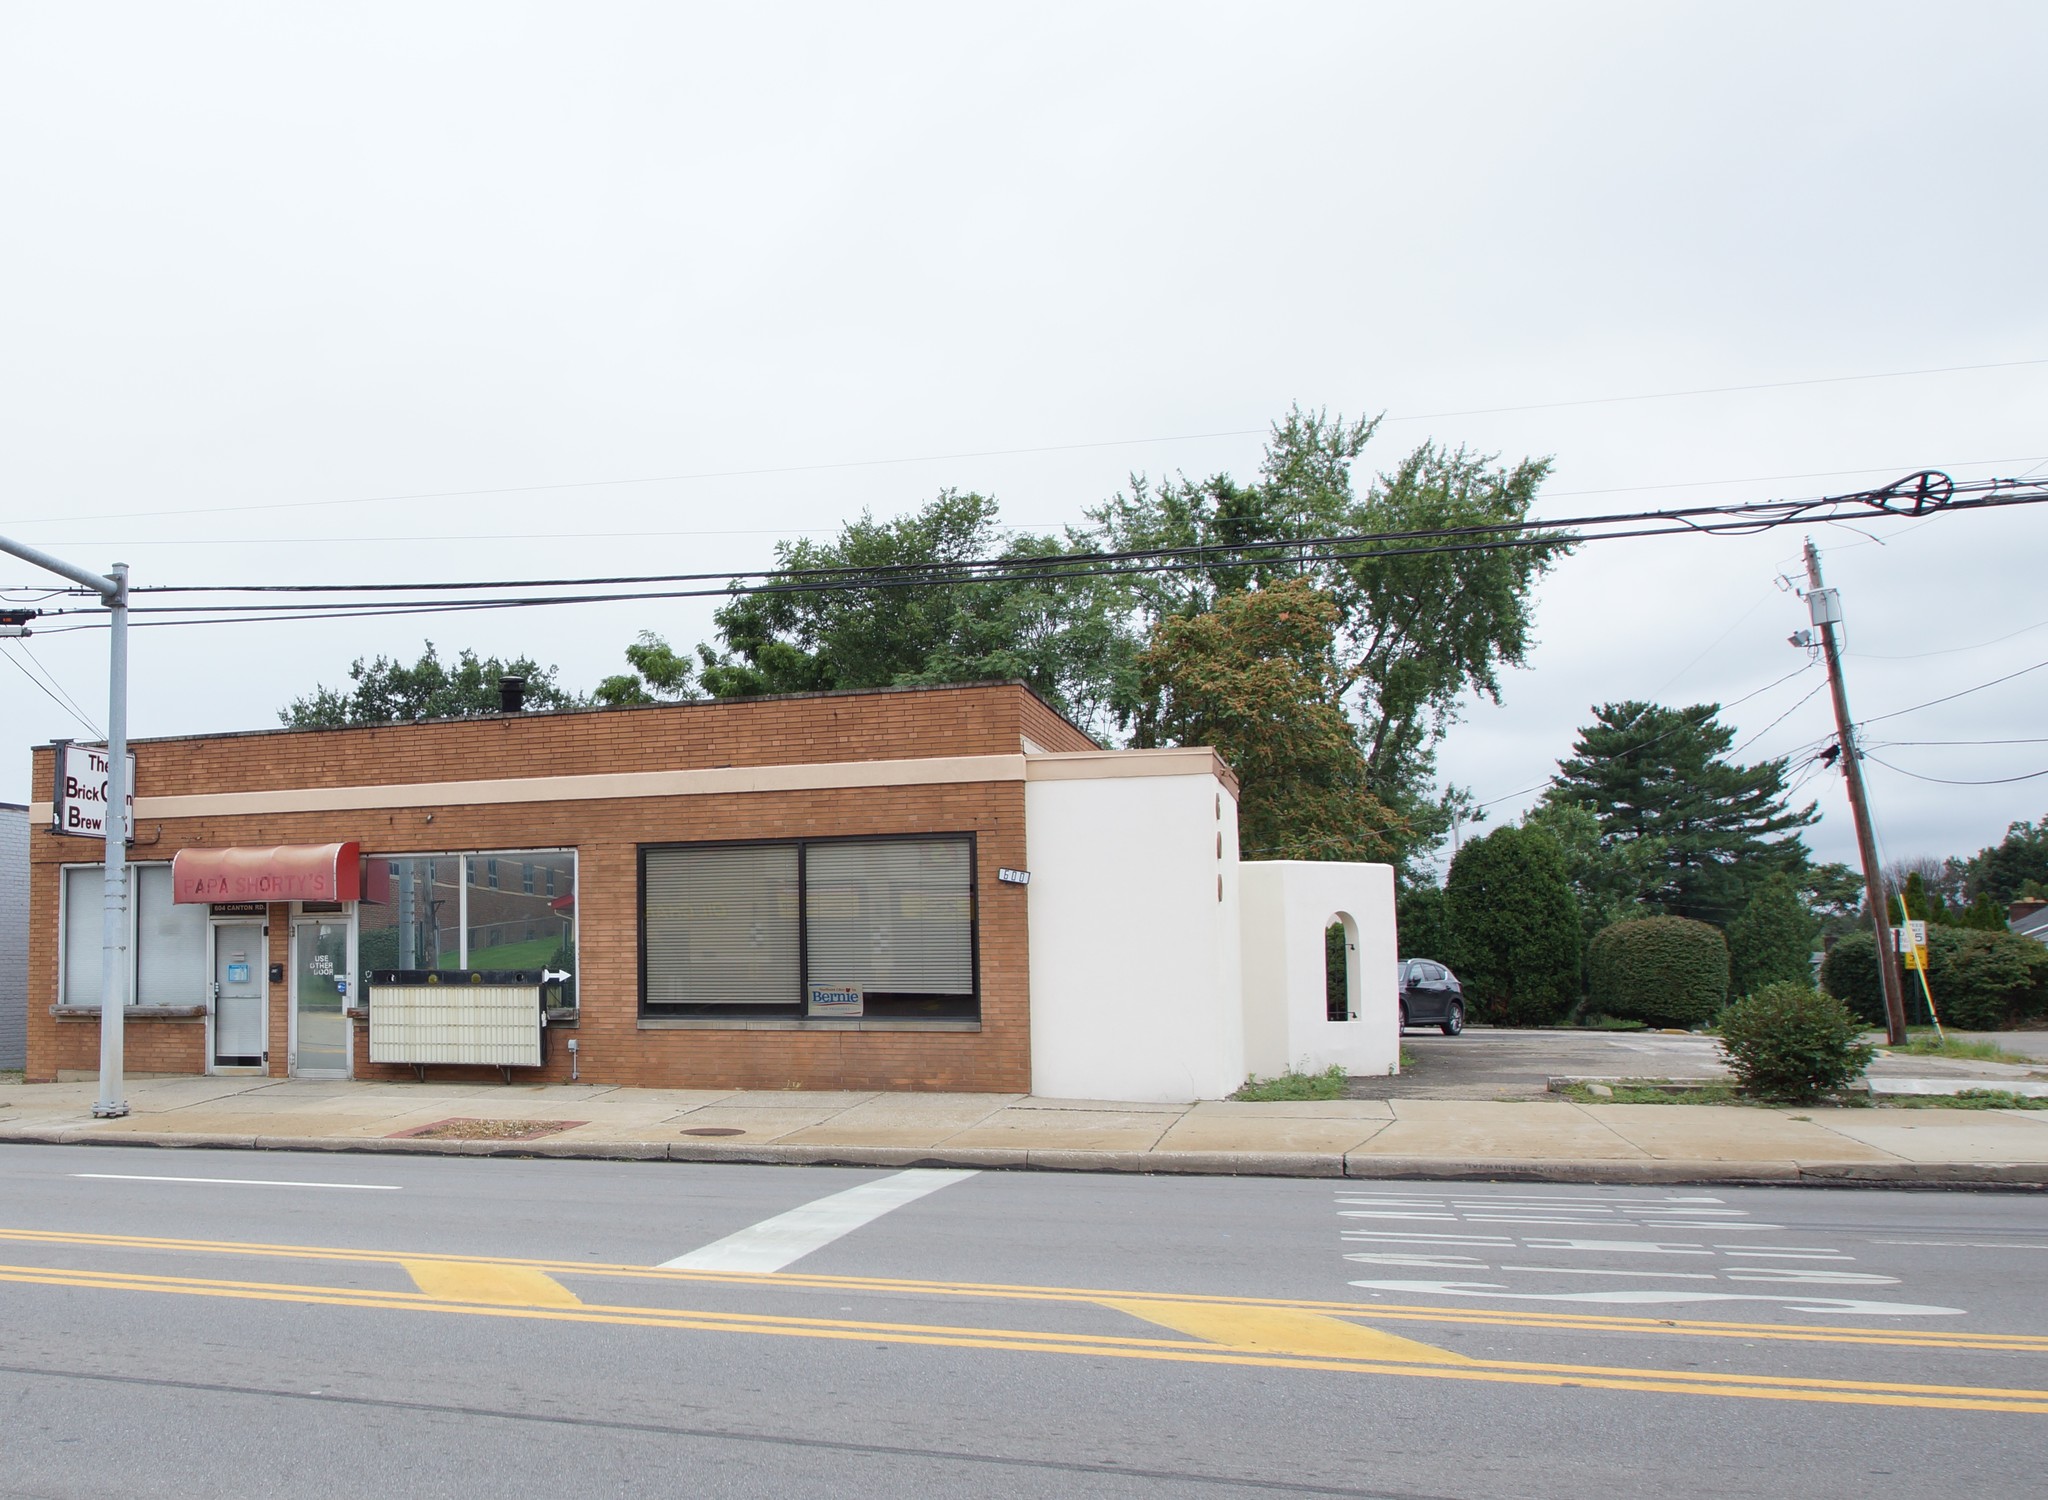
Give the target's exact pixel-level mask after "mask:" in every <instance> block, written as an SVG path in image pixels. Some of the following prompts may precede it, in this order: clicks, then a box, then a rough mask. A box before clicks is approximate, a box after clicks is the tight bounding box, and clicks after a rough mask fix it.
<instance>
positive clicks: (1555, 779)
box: [1472, 661, 1826, 807]
mask: <svg viewBox="0 0 2048 1500" xmlns="http://www.w3.org/2000/svg"><path fill="white" fill-rule="evenodd" d="M1813 666H1814V664H1813V662H1811V661H1808V662H1807V663H1806V664H1805V665H1804V666H1800V667H1795V668H1794V669H1793V670H1791V671H1790V672H1787V673H1786V674H1785V675H1784V676H1783V677H1780V678H1779V679H1778V680H1777V681H1775V682H1767V683H1765V684H1764V685H1763V686H1762V687H1760V688H1756V689H1753V690H1752V691H1750V692H1747V693H1744V694H1743V695H1742V696H1741V697H1740V698H1736V699H1732V700H1731V701H1729V702H1727V703H1723V704H1720V705H1718V706H1717V707H1716V709H1715V713H1716V714H1717V715H1718V714H1722V713H1725V712H1727V711H1728V710H1729V709H1731V708H1739V707H1741V706H1742V705H1743V704H1745V703H1747V702H1749V700H1750V699H1752V698H1760V697H1762V696H1763V695H1764V694H1765V693H1768V692H1769V691H1770V690H1771V689H1772V688H1775V687H1783V686H1784V685H1785V684H1786V683H1788V682H1790V681H1791V680H1792V679H1793V678H1795V677H1797V676H1799V675H1800V674H1801V673H1802V672H1811V671H1812V670H1813ZM1822 686H1823V687H1825V686H1826V684H1825V683H1823V684H1822ZM1812 696H1813V694H1812V693H1808V694H1807V695H1806V697H1807V698H1811V697H1812ZM1805 701H1806V698H1802V699H1800V700H1799V703H1804V702H1805ZM1799 703H1795V704H1793V705H1792V707H1793V708H1795V709H1796V708H1798V707H1799ZM1782 717H1783V716H1782V715H1781V716H1780V719H1782ZM1777 722H1779V720H1774V721H1773V724H1774V725H1775V724H1776V723H1777ZM1693 727H1694V726H1693V724H1692V722H1691V721H1690V720H1687V721H1685V722H1682V723H1678V724H1674V725H1673V726H1672V727H1671V728H1669V729H1667V730H1665V731H1664V732H1663V733H1662V734H1659V735H1653V736H1651V737H1650V738H1649V739H1647V740H1645V741H1643V743H1642V744H1640V745H1632V746H1630V747H1629V753H1630V754H1637V753H1640V752H1641V751H1644V750H1648V749H1651V748H1652V747H1653V746H1656V745H1661V744H1662V743H1664V741H1666V740H1668V739H1670V738H1671V737H1672V736H1673V735H1675V734H1680V733H1683V732H1684V731H1686V730H1688V729H1691V728H1693ZM1734 753H1735V754H1738V755H1739V754H1740V753H1741V751H1740V750H1737V751H1735V752H1734ZM1563 779H1564V778H1563V777H1562V776H1559V775H1551V776H1546V777H1544V778H1543V780H1541V781H1539V782H1537V783H1536V785H1534V786H1525V787H1523V788H1522V789H1521V790H1520V791H1519V792H1509V793H1508V794H1507V795H1506V796H1505V797H1494V798H1491V799H1490V800H1488V801H1485V802H1475V803H1473V804H1472V805H1473V806H1474V807H1494V806H1497V805H1498V804H1500V803H1502V802H1512V801H1514V800H1515V799H1516V798H1517V797H1526V796H1528V795H1529V793H1531V792H1540V791H1542V790H1543V789H1544V788H1545V787H1548V786H1555V785H1558V784H1560V783H1561V782H1562V781H1563Z"/></svg>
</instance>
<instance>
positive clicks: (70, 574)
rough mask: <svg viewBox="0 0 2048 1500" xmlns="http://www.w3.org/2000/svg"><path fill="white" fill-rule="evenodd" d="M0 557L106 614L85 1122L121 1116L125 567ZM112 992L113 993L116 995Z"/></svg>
mask: <svg viewBox="0 0 2048 1500" xmlns="http://www.w3.org/2000/svg"><path fill="white" fill-rule="evenodd" d="M0 552H5V553H8V554H10V555H11V556H14V557H18V558H20V559H21V560H22V561H23V562H26V563H33V564H35V566H37V567H39V568H42V569H44V570H45V571H47V572H51V573H55V574H56V575H57V576H58V577H59V578H68V579H70V580H71V581H72V582H73V583H76V584H79V585H81V586H82V587H84V588H89V589H91V590H92V591H93V592H94V593H96V594H98V595H99V596H100V602H101V603H103V604H105V605H106V606H107V609H108V612H109V613H108V620H109V623H110V625H111V627H112V630H111V636H110V644H109V648H108V661H107V802H106V811H105V814H104V819H105V823H104V826H105V828H106V836H107V838H106V850H107V853H106V871H105V879H104V880H103V881H102V883H101V901H102V916H101V923H100V1095H99V1099H98V1101H97V1102H96V1103H95V1104H94V1105H93V1107H92V1112H93V1115H94V1116H95V1117H96V1118H98V1119H102V1120H111V1119H116V1118H118V1117H119V1116H121V1115H125V1114H127V1113H128V1101H127V1099H126V1098H125V1097H123V1093H124V1091H123V1087H122V1080H121V1043H122V1034H121V1023H122V1020H123V1019H124V1018H123V1015H122V1010H123V1007H125V1006H126V1005H127V1003H128V996H127V993H126V990H127V984H128V965H127V963H126V958H127V953H128V793H129V791H130V790H131V789H130V787H129V785H128V564H126V563H115V564H114V566H113V569H112V571H111V572H110V573H108V574H107V575H105V576H102V575H100V574H98V573H94V572H91V571H90V570H88V569H85V568H81V567H77V566H74V565H73V564H71V563H68V562H65V561H64V560H63V559H61V558H56V557H52V556H50V554H49V553H47V552H40V551H38V550H36V549H35V548H34V547H30V546H26V545H24V544H23V543H21V542H16V541H10V540H8V539H7V538H6V537H4V536H0ZM117 986H118V988H117Z"/></svg>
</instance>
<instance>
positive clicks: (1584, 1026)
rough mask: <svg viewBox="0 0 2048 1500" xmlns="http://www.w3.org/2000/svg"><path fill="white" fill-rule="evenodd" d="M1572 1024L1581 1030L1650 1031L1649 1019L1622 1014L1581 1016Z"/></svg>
mask: <svg viewBox="0 0 2048 1500" xmlns="http://www.w3.org/2000/svg"><path fill="white" fill-rule="evenodd" d="M1572 1025H1573V1026H1574V1027H1576V1028H1577V1029H1579V1030H1580V1031H1648V1030H1649V1029H1650V1026H1649V1023H1648V1022H1647V1021H1637V1020H1633V1019H1628V1018H1624V1017H1622V1016H1580V1017H1579V1018H1578V1020H1576V1021H1574V1022H1572Z"/></svg>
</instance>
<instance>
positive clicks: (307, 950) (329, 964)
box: [292, 917, 355, 1078]
mask: <svg viewBox="0 0 2048 1500" xmlns="http://www.w3.org/2000/svg"><path fill="white" fill-rule="evenodd" d="M349 926H350V923H349V921H348V919H347V918H346V917H325V918H314V917H302V918H300V919H299V920H297V921H295V922H293V923H292V1071H293V1072H294V1073H296V1074H297V1075H298V1076H299V1077H301V1078H346V1077H348V1076H349V1073H350V1064H351V1061H352V1059H353V1056H354V1051H355V1048H354V1040H355V1038H354V1035H353V1023H352V1022H351V1021H350V1020H349V1018H348V1017H347V1016H346V1015H345V1014H343V1012H344V1011H345V1010H346V1008H347V1006H348V1003H349V998H348V997H349V995H350V994H351V993H352V992H353V990H354V988H355V986H354V985H353V984H352V983H351V981H352V979H353V978H354V975H353V974H351V973H350V964H349Z"/></svg>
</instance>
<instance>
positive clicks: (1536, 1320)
mask: <svg viewBox="0 0 2048 1500" xmlns="http://www.w3.org/2000/svg"><path fill="white" fill-rule="evenodd" d="M0 1243H15V1244H25V1245H35V1246H39V1247H47V1246H51V1245H66V1246H78V1247H83V1248H87V1249H93V1250H129V1251H144V1252H150V1253H152V1254H160V1253H162V1252H167V1251H168V1252H172V1253H180V1254H183V1253H190V1254H199V1255H233V1256H250V1257H257V1258H262V1259H271V1260H295V1261H316V1262H317V1261H340V1262H344V1263H347V1264H350V1265H389V1266H402V1265H403V1264H404V1263H405V1262H408V1261H435V1262H441V1263H446V1264H455V1265H475V1264H478V1263H479V1262H485V1263H488V1264H493V1265H507V1266H525V1267H529V1268H531V1269H533V1270H537V1271H542V1272H545V1273H548V1274H550V1275H554V1276H573V1277H592V1278H600V1279H608V1280H622V1281H643V1282H656V1283H668V1284H671V1285H682V1284H689V1283H696V1282H708V1283H712V1284H716V1285H730V1286H753V1287H759V1286H762V1285H764V1283H763V1282H762V1280H761V1278H759V1277H758V1276H754V1275H750V1274H743V1273H731V1274H729V1273H723V1272H716V1271H668V1270H663V1269H661V1268H659V1267H652V1266H645V1265H619V1264H603V1263H589V1262H578V1261H564V1260H538V1259H528V1258H522V1257H518V1256H493V1257H489V1258H488V1260H486V1258H485V1257H480V1256H476V1255H455V1254H449V1253H446V1252H440V1251H422V1250H412V1251H406V1250H373V1249H364V1248H361V1247H357V1246H338V1245H275V1244H251V1243H242V1242H238V1241H232V1240H185V1239H173V1238H168V1237H165V1236H160V1235H116V1234H100V1233H95V1232H90V1231H83V1230H53V1229H4V1228H0ZM158 1263H160V1262H158ZM16 1269H18V1270H19V1269H34V1268H21V1267H17V1268H16ZM45 1269H46V1270H47V1268H45ZM50 1274H69V1273H56V1272H52V1273H50ZM80 1274H84V1273H80ZM766 1284H768V1285H773V1286H776V1287H788V1288H791V1289H796V1290H822V1291H834V1292H840V1293H849V1292H850V1293H854V1294H862V1293H878V1294H881V1295H884V1296H916V1297H939V1298H961V1299H970V1300H979V1301H1000V1302H1025V1303H1029V1302H1063V1303H1080V1302H1087V1303H1099V1302H1105V1301H1144V1300H1147V1299H1150V1300H1156V1301H1167V1302H1205V1303H1214V1304H1216V1305H1219V1306H1229V1307H1275V1308H1296V1309H1299V1310H1301V1311H1305V1312H1325V1313H1330V1314H1332V1315H1334V1316H1337V1317H1343V1318H1363V1319H1369V1320H1371V1321H1373V1322H1375V1323H1381V1322H1411V1323H1430V1324H1435V1325H1439V1326H1442V1325H1459V1326H1466V1327H1484V1328H1529V1329H1540V1330H1553V1331H1555V1330H1564V1331H1573V1332H1596V1333H1624V1334H1630V1335H1638V1334H1650V1335H1659V1336H1665V1337H1678V1338H1710V1339H1743V1340H1749V1341H1764V1342H1789V1343H1817V1344H1831V1345H1841V1346H1853V1345H1863V1346H1873V1347H1880V1348H1911V1349H1951V1350H1963V1351H1982V1352H2002V1353H2017V1354H2048V1334H2038V1333H1999V1332H1992V1331H1982V1330H1964V1329H1938V1328H1928V1327H1924V1326H1921V1327H1885V1326H1883V1325H1870V1324H1862V1325H1860V1326H1850V1325H1843V1324H1816V1323H1759V1322H1735V1321H1730V1320H1722V1319H1716V1320H1709V1319H1683V1318H1667V1317H1657V1316H1649V1317H1636V1316H1631V1315H1629V1314H1627V1313H1621V1312H1606V1311H1600V1310H1595V1309H1590V1308H1575V1309H1573V1310H1571V1311H1552V1310H1548V1309H1540V1308H1532V1307H1480V1306H1476V1305H1474V1304H1472V1303H1469V1302H1467V1303H1431V1304H1427V1305H1423V1304H1413V1303H1393V1302H1358V1301H1347V1302H1336V1301H1329V1300H1324V1299H1317V1298H1281V1297H1246V1296H1232V1295H1228V1294H1219V1293H1205V1292H1171V1293H1152V1292H1138V1291H1132V1290H1129V1289H1127V1288H1112V1287H1063V1286H1033V1285H1029V1284H1022V1285H1019V1284H1011V1283H1002V1282H973V1281H920V1280H914V1279H911V1278H907V1277H887V1276H828V1275H819V1274H813V1273H808V1272H803V1271H790V1272H786V1273H784V1274H783V1275H781V1276H778V1277H776V1278H775V1280H774V1281H773V1282H772V1283H766ZM407 1295H411V1294H407ZM1800 1300H1805V1299H1800Z"/></svg>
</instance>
